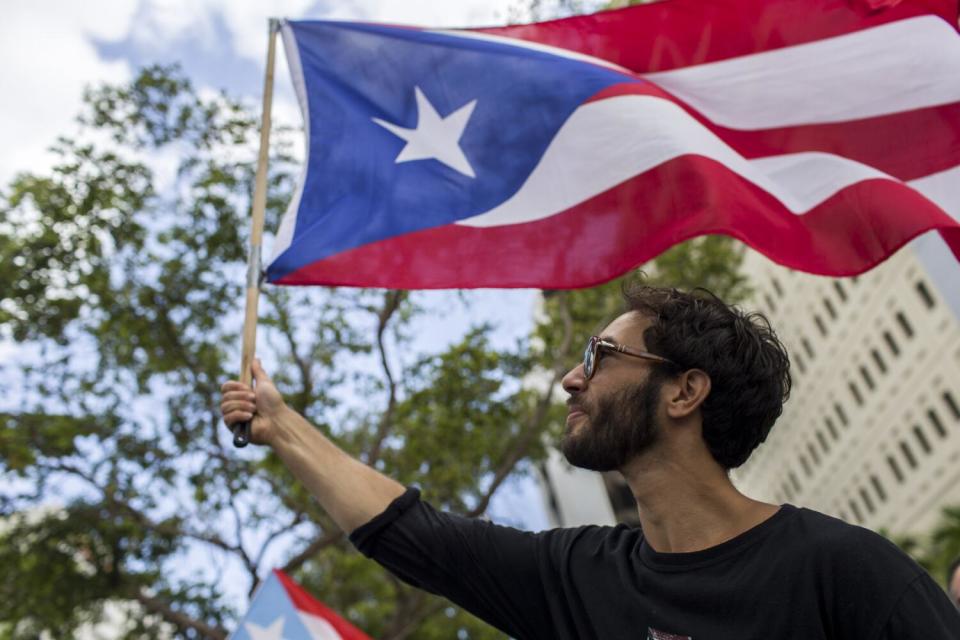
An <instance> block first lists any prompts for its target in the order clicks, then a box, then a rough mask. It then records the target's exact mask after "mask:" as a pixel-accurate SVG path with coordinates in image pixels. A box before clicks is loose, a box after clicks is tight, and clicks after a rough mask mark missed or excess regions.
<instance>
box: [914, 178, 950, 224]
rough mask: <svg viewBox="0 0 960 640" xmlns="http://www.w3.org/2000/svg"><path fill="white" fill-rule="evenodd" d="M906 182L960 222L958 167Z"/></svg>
mask: <svg viewBox="0 0 960 640" xmlns="http://www.w3.org/2000/svg"><path fill="white" fill-rule="evenodd" d="M907 184H909V185H910V186H911V187H913V188H914V189H916V190H917V191H919V192H920V193H922V194H923V195H925V196H926V197H927V198H928V199H929V200H930V201H932V202H933V203H934V204H936V205H937V206H938V207H940V208H941V209H943V210H944V211H946V212H947V213H949V214H950V215H951V216H953V219H954V220H956V221H957V222H960V167H954V168H952V169H947V170H946V171H941V172H940V173H934V174H931V175H929V176H924V177H923V178H917V179H916V180H911V181H910V182H908V183H907Z"/></svg>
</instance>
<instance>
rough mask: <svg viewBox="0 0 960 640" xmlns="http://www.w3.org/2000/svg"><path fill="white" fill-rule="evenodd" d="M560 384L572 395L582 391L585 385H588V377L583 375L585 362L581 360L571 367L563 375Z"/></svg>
mask: <svg viewBox="0 0 960 640" xmlns="http://www.w3.org/2000/svg"><path fill="white" fill-rule="evenodd" d="M560 384H561V385H562V386H563V390H564V391H566V392H567V393H569V394H570V395H575V394H577V393H581V392H582V391H583V389H584V387H586V386H587V379H586V377H585V376H584V375H583V363H582V362H581V363H580V364H578V365H577V366H575V367H574V368H573V369H570V371H568V372H567V375H565V376H563V380H561V382H560Z"/></svg>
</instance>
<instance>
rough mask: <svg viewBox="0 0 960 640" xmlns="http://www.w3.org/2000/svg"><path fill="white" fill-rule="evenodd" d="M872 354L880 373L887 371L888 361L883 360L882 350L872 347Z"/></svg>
mask: <svg viewBox="0 0 960 640" xmlns="http://www.w3.org/2000/svg"><path fill="white" fill-rule="evenodd" d="M870 355H872V356H873V361H874V362H876V363H877V369H879V370H880V373H886V372H887V363H886V362H884V361H883V356H881V355H880V352H879V351H877V350H876V349H871V350H870Z"/></svg>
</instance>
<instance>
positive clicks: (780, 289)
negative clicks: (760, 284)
mask: <svg viewBox="0 0 960 640" xmlns="http://www.w3.org/2000/svg"><path fill="white" fill-rule="evenodd" d="M770 282H772V283H773V289H774V291H776V292H777V295H778V296H780V297H781V298H782V297H783V287H781V286H780V283H779V282H777V279H776V278H773V277H771V278H770Z"/></svg>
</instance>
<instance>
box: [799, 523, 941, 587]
mask: <svg viewBox="0 0 960 640" xmlns="http://www.w3.org/2000/svg"><path fill="white" fill-rule="evenodd" d="M792 520H793V524H792V526H791V529H792V531H791V534H792V538H793V540H795V542H796V544H798V545H799V546H800V547H801V548H802V549H803V551H804V554H803V555H805V556H807V557H809V558H811V559H812V560H815V561H819V562H821V563H827V564H829V565H830V566H832V567H833V568H835V569H838V570H844V569H846V570H848V571H856V572H858V573H859V572H862V571H864V570H872V569H878V570H881V571H883V572H884V573H885V574H886V575H888V576H889V577H891V578H892V577H894V576H897V575H899V576H900V577H901V578H902V579H903V580H906V581H909V580H912V579H913V578H915V577H916V576H917V575H919V574H920V573H921V572H922V571H923V570H922V569H921V568H920V566H919V565H918V564H917V563H916V562H915V561H914V560H913V559H912V558H910V556H908V555H907V554H906V553H904V552H903V550H901V549H900V548H899V547H898V546H897V545H896V544H894V543H893V542H891V541H890V540H888V539H887V538H885V537H883V536H882V535H880V534H879V533H877V532H875V531H871V530H870V529H867V528H864V527H861V526H857V525H854V524H850V523H848V522H845V521H843V520H840V519H839V518H834V517H832V516H828V515H826V514H824V513H820V512H819V511H814V510H813V509H806V508H797V510H796V517H795V518H793V519H792ZM867 567H869V569H867Z"/></svg>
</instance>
